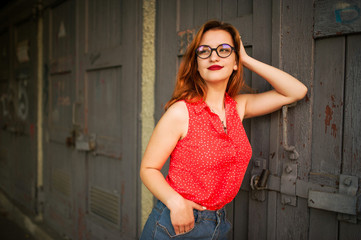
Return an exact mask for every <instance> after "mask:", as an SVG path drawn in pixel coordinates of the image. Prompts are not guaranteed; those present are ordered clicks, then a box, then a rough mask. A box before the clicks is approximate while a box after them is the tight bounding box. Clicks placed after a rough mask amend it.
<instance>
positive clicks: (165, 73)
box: [154, 0, 178, 121]
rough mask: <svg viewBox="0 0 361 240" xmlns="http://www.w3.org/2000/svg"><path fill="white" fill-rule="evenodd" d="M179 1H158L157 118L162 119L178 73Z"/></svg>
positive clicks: (155, 93) (155, 94)
mask: <svg viewBox="0 0 361 240" xmlns="http://www.w3.org/2000/svg"><path fill="white" fill-rule="evenodd" d="M177 12H178V11H177V1H176V0H164V1H159V2H157V14H156V18H157V20H156V21H157V27H156V39H157V44H156V53H157V54H156V78H155V92H154V97H155V119H156V121H157V120H159V119H160V117H161V116H162V114H163V112H164V110H163V107H164V105H165V104H166V102H167V101H168V100H169V99H170V97H171V95H172V92H173V88H174V85H175V80H176V74H177V57H176V56H177V51H178V49H177V18H176V17H174V16H175V15H176V14H177Z"/></svg>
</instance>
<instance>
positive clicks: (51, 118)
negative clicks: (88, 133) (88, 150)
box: [43, 1, 84, 237]
mask: <svg viewBox="0 0 361 240" xmlns="http://www.w3.org/2000/svg"><path fill="white" fill-rule="evenodd" d="M75 16H76V4H75V1H63V2H58V3H57V4H54V5H51V7H50V8H49V9H47V11H46V12H45V16H44V19H45V21H44V23H45V24H44V38H45V39H44V43H45V44H44V45H45V46H44V52H45V59H44V63H45V66H44V90H43V92H44V103H43V104H44V112H45V113H44V117H45V121H44V123H46V124H45V126H46V132H45V142H44V156H45V157H44V193H45V202H44V218H45V221H46V222H47V223H48V224H49V225H50V226H51V227H52V228H53V229H55V230H56V232H57V233H59V234H60V235H62V236H64V237H73V231H74V229H75V228H74V223H75V222H76V215H75V213H76V211H75V210H76V209H75V207H74V190H75V188H74V186H75V184H76V182H77V181H78V179H79V175H78V174H77V172H76V169H74V163H76V162H77V161H79V159H80V158H84V154H82V155H81V156H77V155H78V153H77V152H76V151H75V150H74V140H73V139H74V138H73V135H74V130H75V129H74V117H73V112H74V107H73V106H74V102H75V99H76V98H75V94H76V67H75V63H76V55H75V54H74V53H75V51H76V25H75V24H74V22H75Z"/></svg>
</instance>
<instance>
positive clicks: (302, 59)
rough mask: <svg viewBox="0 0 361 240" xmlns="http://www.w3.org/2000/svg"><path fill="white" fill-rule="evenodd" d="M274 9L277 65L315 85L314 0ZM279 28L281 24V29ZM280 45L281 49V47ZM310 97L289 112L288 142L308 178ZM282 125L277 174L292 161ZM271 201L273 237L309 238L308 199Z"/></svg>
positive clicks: (290, 0) (273, 162)
mask: <svg viewBox="0 0 361 240" xmlns="http://www.w3.org/2000/svg"><path fill="white" fill-rule="evenodd" d="M274 8H275V9H274V11H277V12H276V13H275V14H274V18H275V19H277V20H278V21H280V26H278V25H277V24H275V25H274V26H273V28H274V31H275V33H274V34H277V31H279V33H278V34H279V35H274V40H273V41H274V44H275V45H274V46H273V48H274V54H276V56H277V55H279V56H280V58H279V59H277V60H275V59H273V61H275V63H274V64H277V61H278V64H279V65H280V66H279V67H280V68H281V69H283V70H284V71H286V72H288V73H290V74H291V75H293V76H294V77H296V78H298V79H299V80H300V81H301V82H303V83H305V85H306V86H308V87H309V86H312V79H313V73H312V71H310V70H309V69H311V68H312V60H313V39H312V38H311V37H310V36H311V33H312V29H313V1H312V0H307V1H297V0H286V1H280V8H278V6H274ZM280 14H281V15H280ZM278 27H280V29H279V30H278ZM277 38H279V39H277ZM280 47H281V50H279V48H280ZM278 51H280V52H278ZM275 66H277V65H275ZM308 99H309V98H308V97H306V98H305V99H303V100H301V101H299V102H298V103H297V105H296V106H295V107H293V108H289V110H288V114H287V130H288V131H287V141H288V144H289V145H292V146H295V147H296V150H297V152H298V153H299V154H300V157H299V158H298V159H297V163H298V164H297V175H298V176H297V179H305V180H306V181H307V180H308V173H309V171H310V165H311V158H310V155H311V148H310V146H311V137H310V135H311V130H310V129H311V128H312V125H311V117H312V115H311V112H310V108H311V105H310V101H308ZM280 114H281V113H280ZM281 115H282V114H281ZM273 117H276V116H273ZM279 117H280V116H279ZM279 120H280V119H279ZM275 124H276V123H275ZM282 127H283V126H282V125H281V126H280V127H279V128H278V132H277V133H276V132H274V133H273V134H278V135H279V138H278V141H279V142H278V143H277V144H278V147H279V151H278V153H275V154H276V157H275V158H273V157H272V158H271V159H270V169H272V170H271V171H274V172H276V173H277V174H282V171H280V170H281V168H282V166H284V165H285V164H287V163H291V162H292V161H291V160H290V159H289V153H288V152H286V151H285V150H284V148H283V146H282V143H283V141H285V140H284V139H283V136H282V130H283V129H282ZM271 138H272V136H271ZM274 148H275V147H274ZM273 151H274V150H273ZM277 155H278V157H277ZM278 195H280V194H278ZM272 200H273V201H276V205H277V207H276V209H277V212H276V217H274V216H272V214H274V211H273V209H272V208H273V207H274V203H273V204H272V205H270V208H269V209H268V211H269V215H271V216H270V217H269V218H270V220H269V223H270V224H272V225H274V226H273V227H274V228H275V229H276V230H275V231H274V232H273V231H270V236H272V239H289V238H292V239H307V233H308V227H309V226H308V224H309V215H308V207H307V201H305V199H301V198H298V199H297V205H296V206H289V205H282V203H281V196H278V199H277V200H275V199H274V198H272ZM269 201H270V200H269ZM272 221H273V222H272ZM275 221H277V222H275Z"/></svg>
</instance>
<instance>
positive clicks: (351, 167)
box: [342, 34, 361, 178]
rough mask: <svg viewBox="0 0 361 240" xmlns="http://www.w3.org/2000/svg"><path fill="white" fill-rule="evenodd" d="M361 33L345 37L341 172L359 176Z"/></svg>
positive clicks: (360, 142) (360, 155) (360, 176)
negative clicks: (345, 57)
mask: <svg viewBox="0 0 361 240" xmlns="http://www.w3.org/2000/svg"><path fill="white" fill-rule="evenodd" d="M360 43H361V34H358V35H351V36H348V37H347V47H346V48H347V53H346V56H347V59H346V85H345V105H344V108H345V110H344V113H345V116H344V135H343V163H342V167H343V168H342V173H343V174H349V175H353V176H358V177H359V178H361V108H360V106H361V95H360V92H361V81H360V79H361V44H360Z"/></svg>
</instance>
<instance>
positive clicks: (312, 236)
mask: <svg viewBox="0 0 361 240" xmlns="http://www.w3.org/2000/svg"><path fill="white" fill-rule="evenodd" d="M308 239H309V240H320V239H327V240H333V239H334V240H336V239H338V222H337V213H334V212H328V211H322V210H318V209H310V225H309V235H308Z"/></svg>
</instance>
